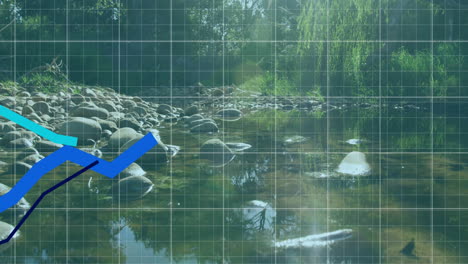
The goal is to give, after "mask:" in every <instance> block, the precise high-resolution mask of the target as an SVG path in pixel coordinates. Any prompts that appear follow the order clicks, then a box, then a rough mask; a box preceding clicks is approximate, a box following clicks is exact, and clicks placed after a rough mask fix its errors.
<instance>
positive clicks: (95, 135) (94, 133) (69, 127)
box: [59, 117, 102, 144]
mask: <svg viewBox="0 0 468 264" xmlns="http://www.w3.org/2000/svg"><path fill="white" fill-rule="evenodd" d="M59 133H60V134H62V135H68V136H72V137H77V138H78V144H84V143H86V141H87V140H88V139H92V140H94V141H97V140H99V139H100V138H101V133H102V128H101V126H100V125H99V123H98V122H97V121H95V120H92V119H88V118H83V117H75V118H73V119H72V120H70V121H67V122H64V123H62V124H61V125H60V128H59Z"/></svg>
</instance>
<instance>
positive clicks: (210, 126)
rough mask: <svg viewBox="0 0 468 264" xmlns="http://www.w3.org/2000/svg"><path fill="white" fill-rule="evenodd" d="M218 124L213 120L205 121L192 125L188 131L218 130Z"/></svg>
mask: <svg viewBox="0 0 468 264" xmlns="http://www.w3.org/2000/svg"><path fill="white" fill-rule="evenodd" d="M218 130H219V129H218V126H217V125H216V124H215V123H214V122H206V123H202V124H200V125H197V126H194V127H192V128H191V129H190V132H213V133H215V132H218Z"/></svg>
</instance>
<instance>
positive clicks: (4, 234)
mask: <svg viewBox="0 0 468 264" xmlns="http://www.w3.org/2000/svg"><path fill="white" fill-rule="evenodd" d="M13 229H15V227H14V226H12V225H10V224H7V223H5V222H2V221H0V240H4V239H6V238H8V236H9V235H10V234H11V231H13ZM19 236H20V232H19V231H18V232H16V233H15V235H14V236H13V237H12V239H11V240H10V242H8V243H6V244H3V245H0V252H3V251H5V250H7V249H8V248H10V247H11V246H12V245H13V244H14V243H15V242H14V241H15V240H17V239H18V237H19Z"/></svg>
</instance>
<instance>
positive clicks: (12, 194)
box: [0, 133, 158, 212]
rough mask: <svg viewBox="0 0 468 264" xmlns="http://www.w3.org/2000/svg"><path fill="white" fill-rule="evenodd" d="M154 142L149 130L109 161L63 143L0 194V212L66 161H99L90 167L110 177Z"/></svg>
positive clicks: (12, 204)
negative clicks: (8, 189) (5, 191)
mask: <svg viewBox="0 0 468 264" xmlns="http://www.w3.org/2000/svg"><path fill="white" fill-rule="evenodd" d="M157 144H158V142H157V140H156V139H155V137H154V136H153V134H151V133H148V134H147V135H146V136H144V137H143V138H142V139H140V140H139V141H137V142H136V143H135V144H133V145H132V146H131V147H130V148H129V149H127V150H126V151H124V152H123V153H122V154H120V156H118V157H117V158H115V159H114V160H113V161H111V162H109V161H106V160H103V159H100V158H97V157H95V156H93V155H91V154H89V153H86V152H84V151H82V150H79V149H76V148H74V147H70V146H64V147H62V148H60V149H58V150H57V151H55V152H53V153H52V154H50V155H49V156H47V157H45V158H44V159H42V160H41V161H39V162H38V163H36V164H35V165H34V166H33V167H32V168H31V169H30V170H29V171H28V172H27V173H26V174H25V175H24V176H23V178H21V179H20V180H19V181H18V182H17V183H16V185H15V186H13V188H11V190H10V191H9V192H8V193H6V194H4V195H2V196H0V212H3V211H5V210H7V209H8V208H10V207H12V206H14V205H15V204H16V203H17V202H18V201H19V200H21V198H22V197H23V196H24V195H25V194H26V193H27V192H28V191H29V190H30V189H31V188H32V187H33V186H34V185H35V184H36V183H37V182H38V181H39V180H40V179H41V178H42V176H44V175H45V174H47V173H48V172H50V171H51V170H53V169H54V168H56V167H58V166H60V165H61V164H62V163H64V162H66V161H71V162H74V163H76V164H78V165H81V166H87V165H89V164H91V163H93V162H95V161H98V164H97V165H96V166H93V167H92V168H91V170H93V171H95V172H97V173H100V174H102V175H104V176H107V177H109V178H114V177H115V176H117V175H118V174H119V173H120V172H122V171H123V170H124V169H125V168H127V167H128V166H129V165H130V164H132V163H133V162H135V161H136V160H137V159H138V158H140V157H141V156H142V155H143V154H145V153H146V152H148V151H149V150H150V149H152V148H153V147H154V146H156V145H157Z"/></svg>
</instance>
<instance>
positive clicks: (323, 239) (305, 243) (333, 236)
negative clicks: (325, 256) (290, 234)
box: [275, 229, 353, 249]
mask: <svg viewBox="0 0 468 264" xmlns="http://www.w3.org/2000/svg"><path fill="white" fill-rule="evenodd" d="M352 233H353V230H351V229H340V230H336V231H333V232H327V233H322V234H316V235H310V236H305V237H299V238H293V239H287V240H283V241H278V242H275V248H282V249H287V248H313V247H325V246H328V245H331V244H333V243H336V242H338V241H341V240H345V239H348V238H350V237H351V236H352Z"/></svg>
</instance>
